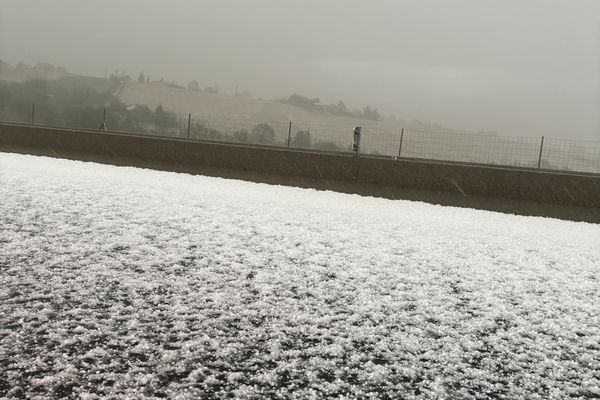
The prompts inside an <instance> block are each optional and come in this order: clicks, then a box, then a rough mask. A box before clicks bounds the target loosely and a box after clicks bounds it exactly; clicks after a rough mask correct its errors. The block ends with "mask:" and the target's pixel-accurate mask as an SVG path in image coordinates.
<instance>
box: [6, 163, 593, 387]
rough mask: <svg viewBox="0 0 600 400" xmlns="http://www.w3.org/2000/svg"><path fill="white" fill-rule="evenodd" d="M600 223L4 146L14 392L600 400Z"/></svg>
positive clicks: (9, 374)
mask: <svg viewBox="0 0 600 400" xmlns="http://www.w3.org/2000/svg"><path fill="white" fill-rule="evenodd" d="M599 343H600V226H598V225H591V224H586V223H571V222H565V221H559V220H553V219H545V218H528V217H517V216H510V215H503V214H497V213H491V212H484V211H476V210H468V209H457V208H449V207H440V206H432V205H427V204H423V203H415V202H407V201H389V200H383V199H376V198H367V197H360V196H354V195H345V194H338V193H332V192H318V191H314V190H304V189H297V188H289V187H278V186H269V185H262V184H254V183H247V182H241V181H233V180H224V179H217V178H208V177H202V176H188V175H182V174H174V173H165V172H157V171H149V170H141V169H133V168H121V167H111V166H103V165H97V164H92V163H82V162H73V161H65V160H56V159H49V158H41V157H33V156H23V155H15V154H7V153H0V397H2V396H5V397H7V398H20V397H28V398H33V397H35V396H39V397H38V398H82V399H94V398H100V397H105V396H113V397H112V398H140V397H143V396H146V397H148V398H160V397H171V398H175V397H176V396H177V398H180V399H188V398H189V399H193V398H227V396H232V397H235V398H240V399H246V398H247V399H256V398H297V399H305V398H314V399H323V398H390V399H391V398H393V399H400V398H403V399H411V398H439V399H442V398H449V399H456V398H478V399H492V398H510V399H563V398H598V397H600V387H599V386H600V375H599V373H598V371H600V344H599Z"/></svg>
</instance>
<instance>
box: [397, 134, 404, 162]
mask: <svg viewBox="0 0 600 400" xmlns="http://www.w3.org/2000/svg"><path fill="white" fill-rule="evenodd" d="M403 139H404V128H402V131H401V132H400V146H398V158H400V155H401V154H402V140H403Z"/></svg>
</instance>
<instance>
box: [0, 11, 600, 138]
mask: <svg viewBox="0 0 600 400" xmlns="http://www.w3.org/2000/svg"><path fill="white" fill-rule="evenodd" d="M0 58H1V59H5V60H7V61H9V62H11V63H16V62H18V61H23V62H26V63H35V62H37V61H47V62H51V63H53V64H58V65H64V66H65V67H67V69H69V70H70V71H73V72H80V73H86V74H93V75H97V76H104V74H105V71H108V72H109V73H110V72H112V71H114V70H115V69H117V68H118V69H120V70H123V69H124V70H126V72H127V73H128V74H130V75H131V76H132V77H134V78H135V77H137V75H138V74H139V72H140V71H144V72H145V73H146V74H148V75H149V76H150V77H151V79H159V78H161V77H164V78H165V79H167V80H172V81H176V82H179V83H183V84H185V83H187V82H188V81H190V80H197V81H199V82H200V84H201V85H202V86H208V85H211V84H214V83H218V84H219V85H220V86H221V88H222V89H223V90H224V91H226V92H229V93H232V92H234V91H235V87H236V86H239V88H240V90H244V89H247V90H249V91H250V92H251V93H252V94H253V95H254V96H256V97H263V98H275V97H287V96H288V95H289V94H291V93H294V92H295V93H300V94H303V95H306V96H310V97H319V98H320V99H321V100H322V102H326V103H329V102H336V101H337V100H338V99H342V100H344V101H346V103H347V104H349V105H350V106H364V105H366V104H370V105H372V106H375V107H379V109H380V110H381V111H382V112H384V113H394V114H396V115H397V116H398V117H401V118H406V119H421V120H423V121H427V122H438V123H441V124H445V125H448V126H452V127H456V128H459V129H465V130H478V129H480V128H481V129H487V130H497V131H498V132H499V133H501V134H506V135H535V136H541V135H547V136H555V137H571V138H586V139H592V140H600V0H369V1H367V0H363V1H356V0H336V1H334V0H330V1H325V0H297V1H296V0H252V1H249V0H201V1H199V0H170V1H166V0H165V1H150V0H128V1H117V0H103V1H91V0H90V1H82V0H52V1H50V0H47V1H34V0H0Z"/></svg>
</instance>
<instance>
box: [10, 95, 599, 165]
mask: <svg viewBox="0 0 600 400" xmlns="http://www.w3.org/2000/svg"><path fill="white" fill-rule="evenodd" d="M23 111H25V110H23ZM46 111H47V110H44V108H43V107H40V106H37V105H32V106H31V110H30V113H29V112H22V113H21V114H20V117H18V118H15V117H12V118H7V116H5V115H1V114H0V120H1V121H4V122H9V123H20V124H34V125H42V126H53V127H61V128H69V129H85V130H96V131H111V132H121V133H128V134H144V135H155V136H162V137H173V138H182V139H189V140H205V141H218V142H227V143H237V144H247V145H263V146H277V147H287V148H293V149H300V150H314V151H326V152H345V153H349V152H352V137H353V134H352V131H353V128H354V127H353V126H349V125H348V126H333V125H319V124H312V123H301V122H295V121H260V120H249V119H226V118H211V117H197V116H194V117H192V116H191V115H187V116H175V114H173V113H169V112H164V111H162V108H157V110H155V111H151V110H149V109H148V108H147V107H146V108H144V107H124V106H123V105H119V104H117V105H111V106H108V107H106V108H104V109H98V108H90V109H85V110H83V111H81V110H79V111H78V112H77V113H69V116H68V118H67V117H66V116H61V115H55V114H52V113H51V112H46ZM359 153H360V154H361V155H369V156H380V157H393V158H398V157H402V158H415V159H427V160H439V161H451V162H466V163H478V164H492V165H503V166H516V167H528V168H543V169H551V170H563V171H578V172H590V173H600V141H598V142H594V141H579V140H570V139H553V138H543V137H538V138H535V137H511V136H493V135H475V134H466V133H457V132H435V131H423V130H415V129H387V128H377V127H363V128H362V138H361V146H360V151H359Z"/></svg>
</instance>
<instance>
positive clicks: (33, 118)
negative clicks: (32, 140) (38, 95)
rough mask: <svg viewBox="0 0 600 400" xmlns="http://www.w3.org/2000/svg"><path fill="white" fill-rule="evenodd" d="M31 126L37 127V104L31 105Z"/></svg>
mask: <svg viewBox="0 0 600 400" xmlns="http://www.w3.org/2000/svg"><path fill="white" fill-rule="evenodd" d="M31 125H35V103H32V104H31Z"/></svg>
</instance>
